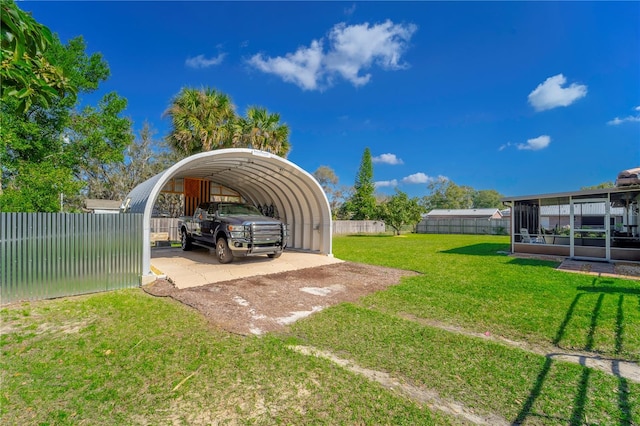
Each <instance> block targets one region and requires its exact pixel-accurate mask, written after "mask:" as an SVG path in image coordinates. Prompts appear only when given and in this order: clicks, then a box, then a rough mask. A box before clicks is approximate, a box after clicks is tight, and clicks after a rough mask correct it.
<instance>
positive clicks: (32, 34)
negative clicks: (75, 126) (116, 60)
mask: <svg viewBox="0 0 640 426" xmlns="http://www.w3.org/2000/svg"><path fill="white" fill-rule="evenodd" d="M1 15H2V25H1V26H0V28H1V43H0V44H1V53H2V57H1V59H0V79H2V85H1V86H0V97H1V98H2V99H3V100H4V99H5V98H7V97H14V98H16V99H18V100H19V103H18V104H16V107H17V109H18V110H19V111H23V112H24V111H27V110H28V109H29V108H30V107H31V105H33V104H40V105H44V106H49V104H50V102H51V101H52V100H53V99H55V98H56V97H57V96H62V95H63V94H64V93H65V92H73V93H75V90H76V89H75V87H74V86H73V85H72V84H71V82H70V81H69V79H68V78H67V76H66V75H65V74H64V72H63V69H62V68H61V67H59V66H57V65H56V64H55V62H53V63H52V62H51V61H49V59H48V58H47V57H46V52H47V50H48V49H49V47H50V46H51V45H52V44H53V43H54V37H53V35H52V34H51V31H50V30H49V29H48V28H47V27H45V26H44V25H42V24H39V23H37V22H36V21H35V20H34V19H33V18H32V17H31V15H29V14H27V13H25V12H23V11H22V10H20V9H19V8H18V7H17V5H16V4H15V2H14V1H13V0H3V1H2V5H1Z"/></svg>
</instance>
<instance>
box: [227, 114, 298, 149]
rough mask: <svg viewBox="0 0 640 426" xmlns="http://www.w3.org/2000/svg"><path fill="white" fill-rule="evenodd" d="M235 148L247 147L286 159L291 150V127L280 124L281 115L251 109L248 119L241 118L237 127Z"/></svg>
mask: <svg viewBox="0 0 640 426" xmlns="http://www.w3.org/2000/svg"><path fill="white" fill-rule="evenodd" d="M235 130H236V132H241V134H240V135H238V134H237V133H235V136H234V142H235V146H246V147H250V148H253V149H259V150H261V151H268V152H271V153H273V154H276V155H279V156H281V157H286V156H287V154H288V153H289V150H290V149H291V145H290V144H289V126H287V125H286V124H281V123H280V114H276V113H274V114H271V113H269V112H268V111H267V109H266V108H262V107H255V106H254V107H250V108H249V109H247V116H246V117H239V118H238V123H237V124H236V125H235Z"/></svg>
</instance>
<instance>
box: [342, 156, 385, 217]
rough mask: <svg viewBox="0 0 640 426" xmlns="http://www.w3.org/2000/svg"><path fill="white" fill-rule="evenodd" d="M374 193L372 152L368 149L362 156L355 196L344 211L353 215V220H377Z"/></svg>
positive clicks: (345, 206) (346, 203) (346, 204)
mask: <svg viewBox="0 0 640 426" xmlns="http://www.w3.org/2000/svg"><path fill="white" fill-rule="evenodd" d="M374 192H375V185H374V182H373V163H372V161H371V150H370V149H369V148H368V147H367V148H365V150H364V153H363V154H362V160H361V161H360V168H359V169H358V174H357V175H356V181H355V185H354V192H353V195H352V196H351V198H350V199H349V200H347V202H345V204H344V206H343V210H345V211H346V212H348V213H350V214H351V219H352V220H369V219H376V215H377V211H376V198H375V196H374Z"/></svg>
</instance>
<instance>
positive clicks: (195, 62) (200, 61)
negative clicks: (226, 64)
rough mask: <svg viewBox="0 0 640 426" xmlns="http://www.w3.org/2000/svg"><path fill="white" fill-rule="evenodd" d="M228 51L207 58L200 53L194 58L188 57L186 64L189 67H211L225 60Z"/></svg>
mask: <svg viewBox="0 0 640 426" xmlns="http://www.w3.org/2000/svg"><path fill="white" fill-rule="evenodd" d="M225 56H226V53H221V54H219V55H218V56H216V57H215V58H209V59H207V58H205V57H204V55H198V56H196V57H194V58H191V57H189V58H187V60H186V61H185V65H186V66H188V67H189V68H209V67H212V66H215V65H219V64H221V63H222V61H223V60H224V57H225Z"/></svg>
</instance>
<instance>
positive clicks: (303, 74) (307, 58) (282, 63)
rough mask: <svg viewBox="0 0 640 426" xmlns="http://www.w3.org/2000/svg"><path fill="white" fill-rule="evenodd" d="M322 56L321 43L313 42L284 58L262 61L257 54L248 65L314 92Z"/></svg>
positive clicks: (316, 86) (319, 73)
mask: <svg viewBox="0 0 640 426" xmlns="http://www.w3.org/2000/svg"><path fill="white" fill-rule="evenodd" d="M322 56H323V53H322V43H321V42H319V41H317V40H314V41H313V42H311V47H300V48H299V49H298V50H297V51H296V52H295V53H287V55H286V57H284V58H283V57H281V56H279V57H277V58H267V59H263V58H262V55H261V54H257V55H254V56H253V57H252V58H251V59H250V60H249V63H250V64H251V65H253V66H255V67H256V68H258V69H259V70H260V71H263V72H266V73H271V74H276V75H279V76H280V77H282V79H283V80H284V81H288V82H289V83H294V84H296V85H297V86H299V87H301V88H302V89H304V90H315V89H317V88H318V79H319V78H320V76H321V73H322V71H321V65H322Z"/></svg>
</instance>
